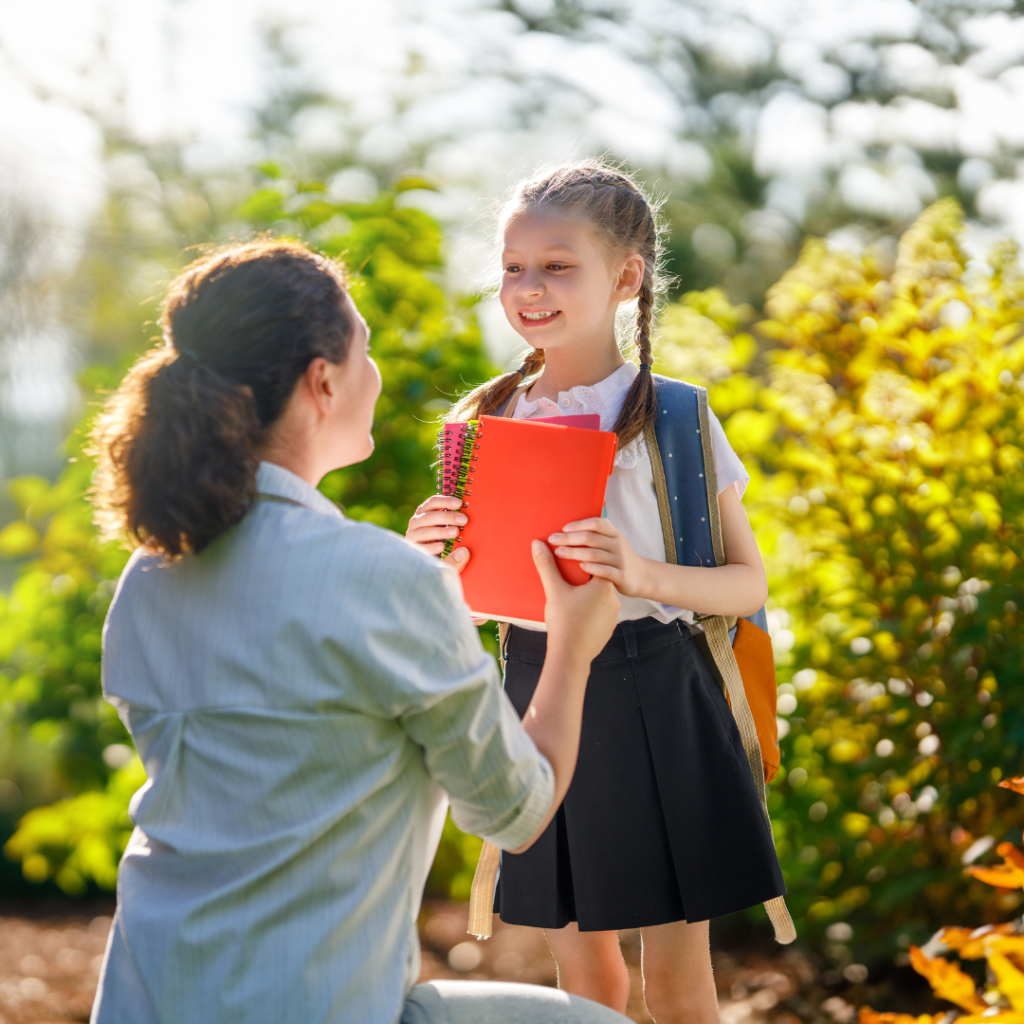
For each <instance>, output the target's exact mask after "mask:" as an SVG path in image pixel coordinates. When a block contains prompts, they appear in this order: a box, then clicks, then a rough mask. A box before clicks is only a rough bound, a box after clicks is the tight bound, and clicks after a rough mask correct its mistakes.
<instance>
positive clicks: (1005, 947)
mask: <svg viewBox="0 0 1024 1024" xmlns="http://www.w3.org/2000/svg"><path fill="white" fill-rule="evenodd" d="M1014 927H1015V926H1014V925H1013V924H1012V923H1011V924H987V925H984V926H983V927H981V928H977V929H975V930H974V931H973V932H971V935H970V939H969V941H967V942H965V943H964V944H963V945H962V946H961V947H960V950H959V955H960V959H961V960H981V959H983V958H984V957H987V956H988V955H989V953H991V952H992V950H993V949H998V950H999V951H1000V952H1001V953H1017V952H1019V951H1020V949H1021V943H1022V942H1024V940H1022V939H1021V938H1019V937H1018V936H1016V935H1014Z"/></svg>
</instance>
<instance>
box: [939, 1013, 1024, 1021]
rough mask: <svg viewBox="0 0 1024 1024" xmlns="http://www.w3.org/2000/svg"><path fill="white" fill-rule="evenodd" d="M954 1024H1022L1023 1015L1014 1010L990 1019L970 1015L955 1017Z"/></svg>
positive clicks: (979, 1015) (995, 1015)
mask: <svg viewBox="0 0 1024 1024" xmlns="http://www.w3.org/2000/svg"><path fill="white" fill-rule="evenodd" d="M936 1024H937V1022H936ZM956 1024H1024V1013H1018V1012H1017V1011H1016V1010H1000V1011H999V1013H995V1014H993V1015H992V1016H991V1017H982V1016H981V1014H972V1015H970V1016H967V1017H957V1019H956Z"/></svg>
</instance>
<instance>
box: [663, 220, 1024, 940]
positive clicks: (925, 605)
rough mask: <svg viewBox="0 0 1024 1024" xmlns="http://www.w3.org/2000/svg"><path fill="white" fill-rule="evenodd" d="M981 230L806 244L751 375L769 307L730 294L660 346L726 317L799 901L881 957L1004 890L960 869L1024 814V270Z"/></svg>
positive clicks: (680, 356)
mask: <svg viewBox="0 0 1024 1024" xmlns="http://www.w3.org/2000/svg"><path fill="white" fill-rule="evenodd" d="M962 228H963V224H962V217H961V213H960V210H959V208H958V207H957V206H956V204H955V203H953V202H952V201H942V202H939V203H937V204H935V205H934V206H933V207H931V208H930V209H929V210H927V211H926V212H925V213H924V214H923V215H922V216H921V218H920V219H919V220H918V222H917V223H916V224H915V225H914V226H913V227H912V228H911V229H910V230H909V231H908V232H907V234H906V235H905V236H904V237H903V239H902V240H901V241H900V244H899V247H898V249H897V251H896V253H895V258H894V259H893V258H891V257H887V256H886V254H885V253H884V252H873V251H870V250H869V251H868V252H867V253H865V254H864V255H862V256H853V255H850V254H847V253H843V252H834V251H830V250H829V248H828V247H827V246H826V245H825V243H823V242H820V241H810V242H808V243H807V244H806V246H805V247H804V250H803V253H802V255H801V257H800V259H799V261H798V262H797V264H796V265H795V266H794V267H793V268H792V269H791V270H790V271H789V272H788V273H787V274H786V275H785V276H784V277H783V279H782V280H781V281H780V282H779V283H778V284H777V285H776V286H775V287H773V288H772V289H771V290H770V292H769V294H768V301H767V305H766V312H767V319H766V320H764V321H762V322H761V323H759V324H757V325H756V327H755V328H754V330H755V333H756V334H758V335H759V336H760V337H761V338H762V339H764V340H765V341H766V342H767V343H768V346H770V347H769V348H768V352H767V355H766V357H764V361H763V363H761V364H758V365H756V366H754V367H752V368H751V367H746V368H745V367H744V364H745V360H746V357H747V356H746V354H747V353H748V352H749V350H750V341H749V338H748V336H747V335H746V334H745V333H743V331H742V327H743V326H744V323H743V321H745V320H746V319H748V316H749V315H748V314H745V313H744V311H742V310H737V311H730V309H729V307H728V304H727V303H726V302H725V301H724V299H723V298H722V297H721V296H711V297H709V296H693V297H687V298H686V299H685V300H684V305H685V306H687V307H688V308H687V311H686V312H685V313H683V314H680V313H678V312H677V313H675V317H676V320H675V321H672V320H670V321H669V322H670V323H677V324H679V326H678V327H676V328H675V329H674V330H673V331H670V332H668V334H667V337H665V339H664V341H663V354H662V363H663V365H665V366H666V367H668V368H672V367H673V366H685V365H686V363H687V360H691V361H692V359H693V356H692V353H690V352H688V351H687V347H688V344H689V339H690V337H692V336H696V337H698V338H701V339H703V340H702V345H704V347H705V348H707V347H709V345H708V343H707V339H708V338H710V337H711V335H712V334H713V333H714V329H715V328H717V330H718V332H719V334H718V337H717V341H715V342H714V344H711V345H710V348H712V349H714V348H715V347H716V346H717V349H718V350H719V351H720V353H721V356H720V358H719V359H718V361H717V362H716V361H715V359H713V358H704V365H703V366H702V367H698V369H700V370H701V373H702V375H703V377H704V379H705V380H706V381H707V382H708V383H709V385H710V386H711V404H712V406H713V407H714V408H715V409H716V410H717V411H718V412H719V414H720V415H721V416H722V418H723V420H724V422H725V428H726V432H727V434H728V436H729V438H730V440H731V441H732V443H733V444H734V446H735V447H736V448H737V450H738V451H740V452H741V453H743V455H744V457H745V458H746V460H747V463H748V466H749V467H750V470H751V474H752V477H753V480H752V484H751V488H750V490H749V492H748V496H747V499H746V505H747V508H748V512H749V513H750V516H751V519H752V521H753V523H754V525H755V528H756V531H757V535H758V539H759V541H760V543H761V545H762V549H763V550H764V552H765V556H766V561H767V563H768V567H769V573H770V582H771V593H772V603H773V604H774V605H775V606H776V608H778V609H780V610H781V611H780V612H776V613H775V614H774V615H773V618H774V624H775V635H776V648H777V655H778V663H779V670H780V681H781V683H782V685H781V687H780V691H781V694H782V696H781V697H780V709H781V711H782V712H783V715H782V717H784V718H787V720H788V724H789V726H788V727H789V735H788V736H787V737H786V738H785V739H784V740H783V764H784V767H785V770H784V771H783V772H781V773H780V777H779V779H778V780H777V781H776V783H775V784H774V785H773V786H772V788H771V796H770V807H771V810H772V815H773V820H774V825H775V831H776V841H777V847H778V851H779V855H780V859H781V861H782V864H783V867H784V871H785V874H786V878H787V884H788V886H789V888H790V892H791V903H792V904H793V905H794V906H795V908H796V910H797V913H798V916H800V917H804V918H805V921H804V925H805V933H806V932H808V931H809V932H810V933H811V934H813V933H814V931H815V929H816V927H821V926H824V925H827V924H828V923H829V922H833V921H835V920H836V919H844V920H847V919H848V920H849V921H851V922H852V923H853V924H854V925H855V926H857V925H858V924H865V925H868V926H870V927H869V928H868V931H867V932H865V931H863V930H861V931H860V935H861V936H862V937H865V938H866V937H867V936H868V934H870V936H871V937H872V939H873V940H875V943H876V946H875V948H876V949H877V950H878V951H881V946H880V945H878V943H881V942H886V941H887V942H892V941H894V939H895V937H896V935H897V934H898V933H899V932H901V931H903V930H907V931H908V932H909V933H915V931H916V933H918V934H919V933H920V931H921V929H923V928H926V927H929V926H930V924H931V923H932V922H933V921H935V920H938V919H940V918H941V916H942V915H944V914H948V912H949V911H950V910H951V909H955V910H956V911H958V912H962V911H964V910H965V909H966V906H967V904H968V903H969V902H971V901H972V900H973V901H978V902H985V903H987V904H989V910H990V912H995V910H996V907H995V904H996V903H998V902H999V901H1000V900H1002V901H1003V902H1004V903H1006V902H1007V898H1006V897H998V896H993V895H991V893H990V892H989V891H986V890H984V889H983V888H982V887H981V886H979V885H977V884H975V885H974V886H973V887H972V886H971V885H969V884H968V883H967V882H966V881H960V880H959V879H954V880H950V878H949V877H948V872H947V871H946V868H947V866H948V865H949V864H952V863H955V862H956V859H957V858H958V857H959V856H960V855H961V854H962V852H963V851H964V849H965V848H966V847H967V846H968V845H969V844H970V843H971V842H972V841H973V840H974V839H976V838H978V837H979V836H983V835H986V834H988V833H993V834H995V835H996V836H997V837H1001V836H1002V834H1003V833H1005V832H1007V831H1008V830H1010V829H1018V830H1019V827H1020V825H1021V823H1022V822H1024V816H1022V814H1021V812H1020V810H1019V809H1018V808H1016V807H1009V806H1007V803H1006V801H1005V799H1003V796H1002V795H1001V794H993V793H991V792H989V790H988V787H989V786H990V784H991V782H992V780H993V779H995V780H997V781H998V779H999V778H1000V777H1001V776H1002V775H1003V774H1008V773H1010V772H1014V771H1016V770H1017V769H1018V767H1019V765H1020V759H1021V750H1022V748H1024V714H1022V712H1024V686H1022V685H1021V684H1022V682H1024V679H1022V675H1024V672H1022V659H1024V645H1022V642H1021V629H1020V625H1019V616H1018V611H1017V605H1016V603H1015V602H1016V601H1019V600H1020V597H1019V595H1020V590H1021V585H1022V583H1024V571H1022V568H1021V561H1020V555H1021V551H1022V535H1021V528H1022V526H1024V519H1022V513H1024V469H1022V463H1021V456H1022V450H1024V438H1022V433H1024V400H1022V391H1021V387H1022V385H1021V371H1022V369H1024V342H1022V341H1021V340H1019V336H1020V321H1021V318H1022V316H1024V282H1022V279H1021V276H1020V272H1019V269H1018V265H1017V261H1016V252H1015V251H1014V250H1013V249H1012V248H1011V247H1009V246H1008V245H1007V246H1003V247H1001V248H997V249H996V250H995V251H994V252H993V253H992V254H991V256H990V258H989V260H988V261H987V262H982V261H971V260H968V259H967V257H966V256H965V254H964V252H963V251H962V249H961V248H960V244H959V238H960V235H961V232H962ZM695 314H701V316H702V317H703V319H702V320H699V321H698V320H695V319H694V317H695ZM692 325H696V328H695V327H694V326H692ZM754 370H757V371H758V372H757V373H754V372H753V371H754ZM730 371H732V372H730ZM785 728H786V726H783V729H785ZM1018 835H1019V831H1018ZM1018 898H1019V897H1018V895H1017V894H1014V895H1013V896H1012V897H1010V899H1012V900H1013V901H1014V904H1016V901H1017V899H1018Z"/></svg>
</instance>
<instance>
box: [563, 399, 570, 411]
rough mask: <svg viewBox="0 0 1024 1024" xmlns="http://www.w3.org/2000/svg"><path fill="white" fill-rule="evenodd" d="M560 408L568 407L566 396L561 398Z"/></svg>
mask: <svg viewBox="0 0 1024 1024" xmlns="http://www.w3.org/2000/svg"><path fill="white" fill-rule="evenodd" d="M562 408H564V409H568V408H569V399H568V398H563V399H562Z"/></svg>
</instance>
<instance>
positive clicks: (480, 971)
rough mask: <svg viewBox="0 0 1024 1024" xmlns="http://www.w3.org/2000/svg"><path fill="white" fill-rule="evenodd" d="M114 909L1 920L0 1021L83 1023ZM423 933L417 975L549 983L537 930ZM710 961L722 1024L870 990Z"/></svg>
mask: <svg viewBox="0 0 1024 1024" xmlns="http://www.w3.org/2000/svg"><path fill="white" fill-rule="evenodd" d="M113 909H114V908H113V904H111V903H94V904H87V905H84V904H83V905H70V906H69V905H68V904H66V903H62V904H55V905H49V906H47V905H40V906H34V907H29V908H19V911H20V913H19V914H18V915H17V916H0V1024H71V1022H81V1021H88V1019H89V1009H90V1007H91V1005H92V999H93V995H94V993H95V990H96V978H97V975H98V972H99V968H100V963H101V961H102V954H103V949H104V945H105V943H106V938H107V933H108V931H109V929H110V920H111V915H112V913H113ZM420 936H421V944H422V949H423V966H422V971H421V975H420V977H421V979H422V980H428V979H431V978H478V979H489V978H494V979H498V980H505V981H522V982H531V983H533V984H538V985H553V984H554V983H555V962H554V960H553V959H552V957H551V954H550V953H549V952H548V948H547V944H546V943H545V941H544V937H543V935H542V934H541V933H540V932H539V931H536V930H534V929H532V928H516V927H513V926H510V925H502V924H501V923H500V922H499V921H497V920H496V922H495V933H494V937H493V938H492V939H490V940H489V941H487V942H476V941H475V940H472V939H469V938H468V936H467V935H466V908H465V906H464V905H460V904H453V903H445V902H439V901H436V902H427V903H426V904H424V907H423V913H422V915H421V919H420ZM622 945H623V950H624V952H625V956H626V961H627V964H628V966H629V972H630V980H631V982H632V991H631V994H630V1000H629V1015H630V1017H631V1018H632V1019H633V1020H634V1021H637V1022H650V1020H651V1018H650V1016H649V1015H648V1014H647V1012H646V1009H645V1008H644V1002H643V993H642V987H641V980H640V969H639V965H640V937H639V934H638V933H637V932H623V933H622ZM713 960H714V964H715V981H716V984H717V985H718V995H719V1005H720V1007H721V1014H722V1024H769V1022H770V1024H803V1022H808V1024H812V1022H813V1024H826V1022H827V1024H851V1022H852V1021H853V1020H854V1017H855V1013H854V1006H857V1005H859V1004H860V1002H862V1001H865V1000H864V997H865V996H868V997H870V995H871V994H872V993H871V991H870V989H868V990H865V986H864V985H863V983H862V982H860V981H857V982H855V983H853V984H852V985H851V983H850V981H849V979H842V978H840V979H839V980H836V979H835V978H833V979H831V981H830V982H828V983H826V982H827V981H828V979H826V980H825V981H823V979H822V977H821V976H820V975H819V973H818V971H817V970H816V969H815V967H814V966H813V964H812V963H811V961H810V960H809V959H808V957H807V955H806V954H805V953H803V952H802V951H801V950H800V949H799V948H796V949H793V948H790V949H783V948H782V947H778V946H764V947H760V946H758V947H752V948H744V949H743V950H742V951H739V950H736V949H730V950H729V951H728V952H724V951H722V950H716V951H715V952H714V953H713ZM854 976H855V977H857V976H858V972H854ZM840 993H841V994H840ZM876 1005H878V1004H877V1003H876Z"/></svg>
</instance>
